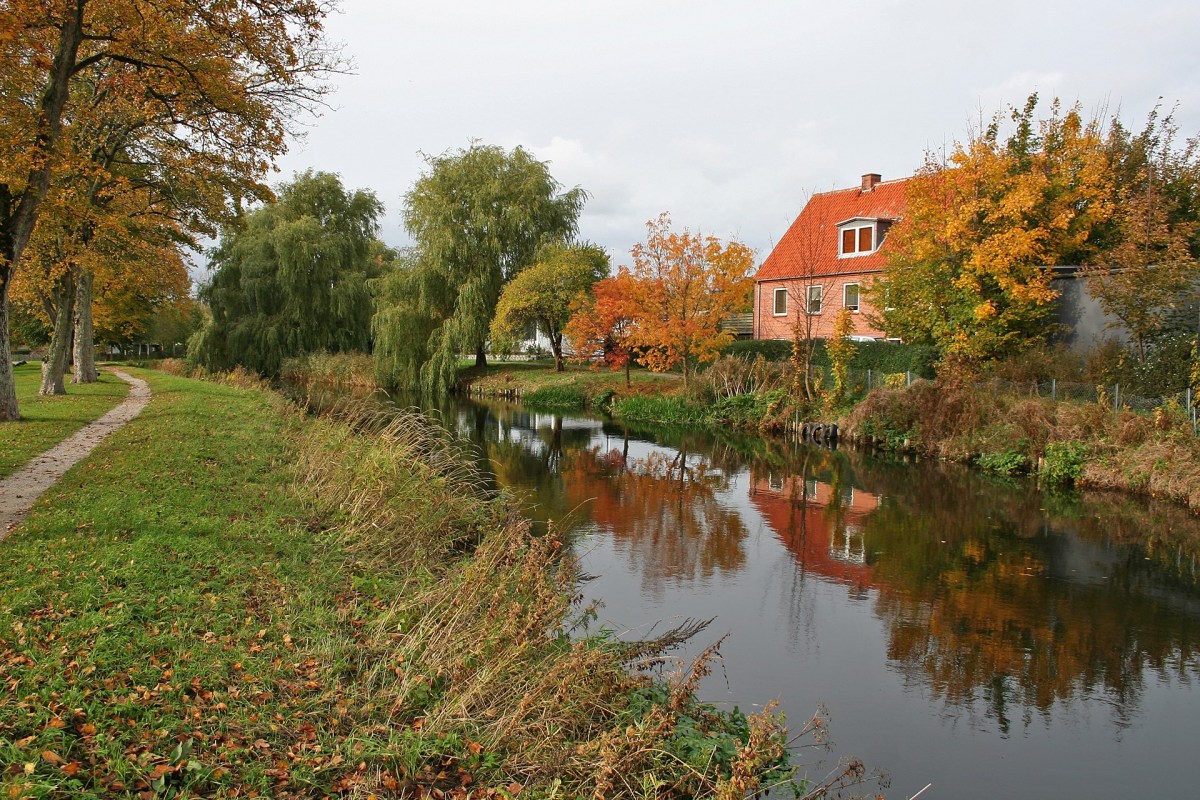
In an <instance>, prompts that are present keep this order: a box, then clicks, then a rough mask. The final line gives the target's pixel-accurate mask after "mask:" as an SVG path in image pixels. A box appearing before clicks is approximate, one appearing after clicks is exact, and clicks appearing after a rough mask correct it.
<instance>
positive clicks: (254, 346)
mask: <svg viewBox="0 0 1200 800" xmlns="http://www.w3.org/2000/svg"><path fill="white" fill-rule="evenodd" d="M382 212H383V206H382V205H381V204H380V202H379V201H378V200H377V199H376V198H375V195H374V194H373V193H372V192H369V191H362V190H359V191H355V192H348V191H346V190H345V189H344V188H343V187H342V184H341V181H340V180H338V178H337V176H336V175H330V174H328V173H324V172H317V173H314V172H311V171H309V172H305V173H303V174H301V175H298V176H296V178H295V179H294V180H293V181H292V182H291V183H287V184H284V186H283V187H281V189H280V192H279V200H278V202H275V203H272V204H269V205H267V206H265V207H264V208H261V209H258V210H257V211H254V212H252V213H250V214H248V215H247V216H246V219H245V223H244V225H243V226H242V227H240V228H239V229H236V230H227V231H226V232H225V233H224V234H223V235H222V237H221V242H220V244H219V245H218V246H217V248H216V251H215V253H214V256H213V263H214V264H215V266H216V268H217V269H216V274H215V275H214V276H213V278H212V281H211V283H209V284H208V285H207V286H206V287H205V288H204V289H203V290H202V291H201V295H200V297H201V300H203V301H204V302H206V303H208V305H209V307H210V308H211V310H212V322H211V324H209V325H208V326H207V327H206V328H205V329H204V330H203V331H201V333H200V334H199V335H198V336H197V337H196V338H195V339H194V340H193V342H192V347H191V349H190V350H189V354H190V356H191V357H192V358H194V359H195V360H197V361H198V362H199V363H202V364H204V365H205V366H207V367H209V368H211V369H228V368H231V367H234V366H238V365H240V366H243V367H246V368H249V369H253V370H255V371H257V372H259V373H261V374H263V375H276V374H278V372H279V367H280V364H281V363H282V361H283V360H284V359H285V358H289V357H293V356H298V355H303V354H305V353H312V352H315V351H319V350H327V351H330V352H340V351H348V350H360V351H366V350H368V349H369V346H370V329H371V311H372V306H371V296H370V293H369V291H368V287H367V282H368V280H369V279H370V278H373V277H375V276H376V275H377V274H378V273H379V271H380V269H381V264H380V258H381V256H380V250H379V245H378V244H377V240H376V238H375V235H376V233H377V232H378V223H377V219H378V217H379V215H380V214H381V213H382Z"/></svg>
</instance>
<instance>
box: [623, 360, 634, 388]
mask: <svg viewBox="0 0 1200 800" xmlns="http://www.w3.org/2000/svg"><path fill="white" fill-rule="evenodd" d="M632 362H633V356H629V357H628V358H626V359H625V386H626V387H629V386H632V385H633V381H632V380H631V379H630V377H629V371H630V370H631V369H633V367H632V366H631V364H632Z"/></svg>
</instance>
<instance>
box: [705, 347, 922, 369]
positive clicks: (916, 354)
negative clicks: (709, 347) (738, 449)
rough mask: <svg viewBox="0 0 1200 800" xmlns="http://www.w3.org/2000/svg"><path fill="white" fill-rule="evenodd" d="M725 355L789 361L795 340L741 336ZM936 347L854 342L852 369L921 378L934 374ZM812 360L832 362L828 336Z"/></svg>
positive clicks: (723, 351) (817, 348)
mask: <svg viewBox="0 0 1200 800" xmlns="http://www.w3.org/2000/svg"><path fill="white" fill-rule="evenodd" d="M721 354H722V355H730V356H737V357H738V358H744V359H747V360H753V359H754V358H755V357H756V356H759V355H761V356H762V357H763V358H765V359H767V360H768V361H787V360H788V359H790V358H791V357H792V343H791V342H790V341H788V340H786V339H741V340H739V341H736V342H733V343H731V344H729V345H726V346H725V348H724V349H722V350H721ZM936 360H937V351H936V350H934V349H933V348H932V347H930V346H928V345H920V344H901V343H900V342H855V343H854V357H853V358H851V359H850V369H852V370H868V369H869V370H871V371H872V372H880V373H893V372H911V373H913V374H914V375H916V376H919V377H922V378H932V377H933V376H934V369H933V364H934V362H935V361H936ZM813 364H814V365H816V366H819V367H828V366H829V365H830V360H829V352H828V351H827V350H826V348H825V340H824V339H817V340H816V344H815V346H814V348H813Z"/></svg>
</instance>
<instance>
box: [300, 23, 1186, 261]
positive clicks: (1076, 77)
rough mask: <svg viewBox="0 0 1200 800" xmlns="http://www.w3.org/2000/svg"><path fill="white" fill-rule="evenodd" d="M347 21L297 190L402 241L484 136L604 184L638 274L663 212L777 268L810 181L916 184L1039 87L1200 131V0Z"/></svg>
mask: <svg viewBox="0 0 1200 800" xmlns="http://www.w3.org/2000/svg"><path fill="white" fill-rule="evenodd" d="M328 32H329V35H330V38H331V39H333V40H335V41H338V42H341V43H342V44H343V45H344V53H345V55H346V56H347V57H348V58H350V59H352V60H353V61H354V64H355V67H354V74H353V75H349V76H344V77H339V78H338V79H337V85H338V90H337V92H336V94H335V95H334V96H333V98H332V104H333V106H334V109H333V110H331V111H329V112H327V113H326V114H325V115H324V116H323V117H321V118H320V119H318V120H315V121H313V122H312V123H311V125H310V129H309V132H308V134H307V138H306V140H305V141H303V142H301V143H297V144H294V145H293V147H292V150H291V152H290V153H289V154H288V155H287V156H286V157H285V158H284V159H283V160H282V161H281V162H280V170H281V172H280V173H279V175H278V176H277V180H282V179H285V178H287V177H290V176H291V175H292V174H293V173H294V172H296V171H299V170H303V169H306V168H310V167H311V168H314V169H319V170H325V171H329V172H336V173H338V174H340V175H341V177H342V180H343V182H344V183H345V185H346V186H347V187H349V188H369V189H372V190H374V191H375V192H376V194H377V195H378V197H379V199H380V200H382V201H383V202H384V203H385V205H386V207H387V216H386V218H385V220H384V222H383V232H382V236H383V239H384V240H385V241H387V242H388V243H389V244H391V245H395V246H399V245H404V244H406V243H407V237H406V236H405V234H404V230H403V226H402V224H401V220H400V210H401V207H402V197H403V195H404V193H405V192H406V191H407V190H408V189H409V187H410V186H411V185H412V184H413V182H414V181H415V180H416V179H417V177H418V176H419V175H420V174H421V171H422V169H423V167H424V161H423V158H422V155H421V154H422V153H428V154H438V153H441V152H444V151H446V150H448V149H457V148H461V147H465V146H467V145H468V144H469V143H470V142H471V140H472V139H478V140H479V141H481V142H483V143H486V144H499V145H502V146H504V147H505V148H512V147H514V146H516V145H520V146H522V147H524V148H526V149H528V150H530V151H531V152H533V153H534V154H535V155H536V156H537V157H538V158H540V159H542V160H545V161H549V162H550V171H551V174H552V175H553V176H554V177H555V178H556V179H557V180H558V181H559V182H560V183H562V184H564V185H565V186H568V187H570V186H576V185H578V186H581V187H583V188H584V189H585V190H587V191H588V192H589V193H590V195H591V200H590V201H589V202H588V204H587V206H586V207H585V209H584V212H583V215H582V217H581V219H580V234H581V235H582V236H583V237H584V238H587V239H591V240H593V241H596V242H598V243H600V244H602V245H603V246H605V247H606V248H608V250H609V252H610V254H611V255H612V256H613V259H614V263H617V264H620V263H627V262H628V252H629V248H630V246H631V245H632V244H633V243H634V242H636V241H638V240H640V239H641V238H642V236H643V235H644V233H645V227H644V226H645V222H646V221H647V220H648V219H650V218H651V217H654V216H656V215H657V214H658V213H659V212H662V211H670V212H671V214H672V217H673V218H674V220H675V223H676V225H677V226H681V227H683V226H686V227H688V228H691V229H692V230H701V231H703V232H705V233H711V234H715V235H718V236H721V237H736V238H738V239H740V240H742V241H744V242H746V243H747V244H749V245H750V246H752V247H754V248H755V249H756V251H757V254H758V260H759V261H760V262H761V260H762V259H764V258H765V257H766V256H767V254H768V253H769V252H770V248H771V247H772V246H773V244H774V243H775V242H776V241H777V240H778V239H779V237H780V236H781V235H782V234H783V233H784V231H785V230H786V229H787V226H788V225H789V224H790V223H791V221H792V220H793V218H794V217H795V216H796V215H797V214H798V213H799V211H800V208H801V206H802V204H803V201H804V198H805V197H806V195H807V194H809V193H811V192H812V191H822V190H827V189H831V188H840V187H846V186H854V185H857V184H858V181H859V176H860V175H862V174H863V173H865V172H879V173H882V175H883V177H884V179H885V180H886V179H889V178H896V177H902V176H905V175H910V174H912V172H913V171H914V170H915V169H917V168H918V167H919V166H920V165H921V162H922V160H923V157H924V154H925V152H926V150H928V149H931V148H932V149H938V148H941V147H943V146H944V145H945V144H946V143H948V142H952V141H954V140H955V139H961V138H962V137H963V136H964V134H965V132H966V131H967V128H968V125H969V124H970V123H971V121H972V120H976V121H977V120H978V119H979V117H980V113H981V112H982V114H983V115H984V116H990V115H991V114H992V113H994V112H995V111H997V110H999V109H1002V108H1004V107H1006V106H1007V105H1008V104H1015V105H1020V104H1021V103H1022V102H1023V101H1024V99H1025V97H1026V96H1027V95H1028V94H1029V93H1030V92H1033V91H1037V92H1038V93H1039V94H1040V95H1041V96H1042V97H1043V98H1045V100H1046V101H1047V105H1048V100H1049V99H1050V98H1052V97H1054V96H1059V97H1061V98H1063V99H1064V100H1065V101H1067V102H1068V103H1073V102H1075V101H1079V102H1080V103H1082V104H1083V106H1084V108H1085V110H1086V111H1088V112H1092V111H1094V110H1095V109H1097V108H1100V107H1104V106H1107V107H1108V108H1109V109H1110V110H1117V109H1119V110H1120V113H1121V117H1122V119H1123V120H1125V121H1126V123H1127V124H1129V125H1130V126H1131V127H1137V126H1139V125H1140V124H1141V122H1143V121H1144V119H1145V116H1146V114H1147V112H1148V111H1149V110H1150V109H1151V108H1152V107H1153V106H1154V104H1155V103H1156V102H1157V100H1158V98H1159V97H1162V98H1163V101H1164V103H1165V104H1166V105H1167V106H1168V107H1169V106H1172V105H1175V104H1178V109H1179V110H1178V112H1177V115H1176V117H1177V120H1178V122H1179V123H1180V125H1181V128H1182V130H1183V132H1184V133H1185V134H1186V135H1192V134H1195V133H1197V132H1198V131H1200V83H1198V81H1200V56H1198V53H1200V48H1198V47H1197V46H1196V42H1195V38H1196V36H1197V34H1200V3H1198V2H1195V0H1189V1H1188V2H1169V1H1168V0H1143V2H1140V3H1134V2H1130V1H1129V0H1122V1H1114V0H1090V1H1089V2H1076V1H1075V0H1037V1H1036V2H1035V1H1033V0H1009V1H1008V2H990V1H989V0H976V2H962V1H961V0H959V1H958V2H951V1H950V0H907V1H902V0H842V1H841V2H829V1H828V0H827V1H826V2H820V3H817V2H808V1H807V0H804V1H800V0H795V1H793V2H785V1H784V0H774V1H772V2H753V0H745V2H732V1H725V0H687V1H686V2H685V1H684V0H639V2H630V1H628V0H603V1H601V0H557V2H549V1H546V2H542V1H540V0H539V1H536V2H535V0H510V1H509V2H497V1H496V0H490V1H487V0H437V2H404V1H403V0H400V1H397V0H343V2H342V4H341V10H340V12H339V13H338V14H336V15H335V16H333V17H332V18H331V19H330V20H329V23H328Z"/></svg>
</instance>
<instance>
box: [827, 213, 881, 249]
mask: <svg viewBox="0 0 1200 800" xmlns="http://www.w3.org/2000/svg"><path fill="white" fill-rule="evenodd" d="M863 228H870V229H871V249H870V250H859V249H857V248H858V236H859V233H858V232H859V231H860V230H862V229H863ZM846 231H854V247H855V249H854V250H853V251H850V252H847V251H846V250H845V249H844V244H845V243H844V242H843V240H842V237H843V235H844V234H845V232H846ZM837 237H838V258H857V257H859V256H869V255H871V253H874V252H875V251H876V250H878V249H879V229H878V227H877V226H876V224H875V221H874V220H871V221H869V222H857V223H854V224H852V225H851V224H846V225H841V226H839V227H838V229H837Z"/></svg>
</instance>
